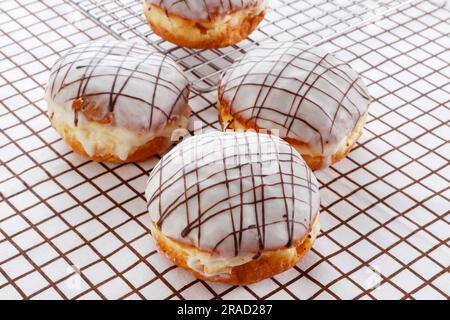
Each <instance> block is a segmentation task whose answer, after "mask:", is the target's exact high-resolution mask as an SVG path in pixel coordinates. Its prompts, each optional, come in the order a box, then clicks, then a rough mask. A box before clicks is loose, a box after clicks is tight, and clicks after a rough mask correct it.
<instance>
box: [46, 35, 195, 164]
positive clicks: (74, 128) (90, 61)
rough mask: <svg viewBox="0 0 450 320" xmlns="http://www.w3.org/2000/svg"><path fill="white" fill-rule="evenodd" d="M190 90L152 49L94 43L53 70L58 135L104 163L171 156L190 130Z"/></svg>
mask: <svg viewBox="0 0 450 320" xmlns="http://www.w3.org/2000/svg"><path fill="white" fill-rule="evenodd" d="M188 98H189V83H188V80H187V78H186V77H185V75H184V74H183V71H182V70H181V69H180V68H179V66H178V65H177V64H176V63H175V62H174V61H172V60H171V59H170V58H168V57H166V56H164V55H162V54H160V53H157V52H155V51H154V50H150V49H149V48H148V47H146V46H143V45H140V44H137V43H130V42H121V41H94V42H88V43H84V44H81V45H78V46H76V47H75V48H73V49H70V50H69V51H67V52H66V53H65V54H64V55H63V56H62V57H61V58H60V59H59V60H58V61H57V62H56V63H55V65H54V66H53V68H52V70H51V74H50V79H49V81H48V85H47V89H46V94H45V99H46V101H47V103H48V114H49V117H50V119H51V123H52V125H53V127H54V128H55V129H56V130H57V131H58V133H59V134H60V135H61V136H62V138H63V139H64V140H65V141H66V142H67V143H68V144H69V145H70V146H71V147H72V148H73V149H74V150H75V151H76V152H78V153H80V154H82V155H85V156H87V157H89V158H90V159H93V160H97V161H116V162H128V161H138V160H142V159H145V158H147V157H149V156H152V155H154V154H156V153H159V152H162V151H165V150H166V149H167V148H168V147H169V146H170V145H171V144H172V134H173V132H174V131H175V130H177V129H178V128H186V127H187V125H188V117H189V113H190V109H189V106H188Z"/></svg>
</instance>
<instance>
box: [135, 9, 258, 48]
mask: <svg viewBox="0 0 450 320" xmlns="http://www.w3.org/2000/svg"><path fill="white" fill-rule="evenodd" d="M266 9H267V0H144V13H145V15H146V17H147V20H148V22H149V23H150V26H151V27H152V29H153V31H154V32H155V33H157V34H158V35H160V36H161V37H163V38H165V39H166V40H168V41H171V42H173V43H175V44H178V45H180V46H184V47H191V48H219V47H225V46H228V45H232V44H234V43H236V42H239V41H241V40H242V39H244V38H246V37H247V36H248V35H249V34H250V33H251V32H252V31H253V30H254V29H255V28H256V27H257V26H258V24H259V23H260V22H261V20H262V19H263V18H264V14H265V12H266Z"/></svg>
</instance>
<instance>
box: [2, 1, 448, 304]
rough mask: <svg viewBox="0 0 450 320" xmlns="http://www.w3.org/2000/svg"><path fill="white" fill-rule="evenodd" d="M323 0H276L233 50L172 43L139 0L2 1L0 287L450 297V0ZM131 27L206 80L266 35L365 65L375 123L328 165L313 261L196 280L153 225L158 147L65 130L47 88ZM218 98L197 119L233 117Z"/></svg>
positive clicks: (101, 293) (12, 290) (190, 294)
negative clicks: (122, 160) (136, 147)
mask: <svg viewBox="0 0 450 320" xmlns="http://www.w3.org/2000/svg"><path fill="white" fill-rule="evenodd" d="M312 2H313V1H311V2H307V1H301V0H300V1H293V0H287V1H280V0H278V1H277V0H274V1H272V3H273V5H272V9H271V11H270V12H269V13H268V15H267V18H266V20H265V22H264V23H263V24H262V25H261V27H260V28H259V30H258V31H257V32H256V33H255V34H254V35H252V36H251V38H250V39H248V40H246V41H244V42H243V43H241V44H239V47H230V48H227V49H223V50H229V51H230V53H229V54H228V55H227V52H224V51H223V50H206V51H202V50H199V51H192V50H187V49H181V48H177V47H174V46H173V45H171V44H169V43H167V42H165V41H162V40H160V39H159V38H158V37H156V36H155V35H153V34H152V33H151V32H150V31H149V28H148V27H147V26H146V24H145V22H144V20H143V19H144V18H143V17H142V16H141V14H140V12H139V10H140V5H139V1H138V0H134V1H133V0H122V1H114V0H109V1H101V0H99V1H93V0H72V1H69V0H41V1H37V0H20V1H17V0H0V97H1V99H0V128H1V131H0V161H1V163H0V192H1V194H0V196H1V199H0V298H1V299H3V298H10V299H11V298H13V299H14V298H19V299H21V298H30V299H39V298H65V299H100V298H101V299H107V298H108V299H114V298H124V299H125V298H126V299H144V298H146V299H194V298H198V299H232V298H237V299H241V298H242V299H243V298H249V299H294V298H298V299H423V298H435V299H449V297H450V273H449V266H450V248H449V239H450V215H449V198H450V189H449V181H450V166H449V154H450V146H449V143H448V141H449V140H450V136H449V135H450V130H449V114H450V113H449V104H450V65H449V61H450V51H449V50H448V49H449V47H450V34H449V33H450V23H449V21H450V5H449V4H448V2H447V4H445V3H441V4H439V3H435V2H433V1H412V2H410V1H407V2H408V3H406V4H405V6H404V7H402V8H401V10H393V11H391V12H389V13H387V14H386V16H384V17H383V18H382V19H381V20H377V21H375V22H373V23H369V24H363V23H362V22H363V21H364V19H370V17H375V16H376V15H377V14H379V13H380V12H382V11H385V10H388V9H389V8H393V7H395V6H396V5H398V4H399V3H400V2H401V1H365V0H361V1H339V3H340V5H339V6H337V5H334V3H337V2H338V1H314V5H311V4H310V3H312ZM306 9H308V10H306ZM94 18H95V19H94ZM108 19H109V20H108ZM300 21H301V22H302V23H299V22H300ZM308 21H310V23H311V25H309V24H308V23H307V22H308ZM351 25H356V26H357V27H356V29H354V30H347V28H349V27H350V26H351ZM338 31H341V32H343V33H342V34H341V35H339V36H336V37H331V35H332V34H333V33H336V32H338ZM344 31H345V32H344ZM118 37H121V38H128V39H136V40H138V41H141V42H143V43H148V42H149V41H151V42H152V43H153V45H155V46H157V47H158V48H160V49H161V50H162V51H164V52H166V53H168V54H170V55H171V56H175V53H176V54H179V57H178V59H177V60H178V61H180V62H182V65H183V67H184V68H185V69H187V70H189V73H190V77H191V79H194V77H197V79H202V78H203V79H202V80H200V82H198V83H197V84H198V86H199V87H200V86H203V87H204V88H205V91H207V90H208V88H209V87H211V86H212V85H213V84H214V80H213V79H214V77H215V75H214V73H217V72H219V70H221V68H223V67H224V66H226V65H229V63H231V61H232V59H234V58H235V57H236V55H238V54H242V52H243V50H241V48H244V49H245V47H246V46H248V45H251V44H252V43H253V42H258V41H259V42H260V41H263V40H264V39H265V38H275V39H278V40H281V39H285V40H288V39H292V38H299V39H301V40H302V41H305V42H308V43H320V46H321V47H323V48H325V49H327V50H330V51H333V52H335V53H336V54H337V55H338V56H339V57H340V58H341V59H343V60H346V61H349V63H350V64H351V65H352V66H353V67H354V68H355V69H356V70H357V71H358V72H360V73H361V74H362V76H363V78H364V80H365V82H366V84H367V85H368V88H369V90H370V92H371V94H372V95H373V96H374V99H375V101H374V102H373V103H372V105H371V108H370V110H369V112H370V116H369V120H368V124H367V126H366V129H365V132H364V134H363V136H362V138H361V139H360V140H359V143H358V145H357V146H356V147H355V149H354V150H353V151H352V152H351V153H350V155H349V156H348V157H347V158H346V159H344V160H343V161H341V162H339V163H338V164H336V165H334V166H332V167H331V168H328V169H326V170H322V171H318V172H316V176H317V177H318V180H319V182H320V184H321V197H322V208H321V212H322V213H321V218H320V221H321V225H322V233H321V235H320V236H319V238H318V240H317V242H316V245H315V247H314V248H313V250H312V251H311V252H309V254H308V255H307V256H306V258H305V259H304V260H303V261H302V262H301V263H300V264H298V265H297V266H296V267H294V268H292V269H290V270H289V271H287V272H285V273H283V274H280V275H277V276H275V277H273V278H271V279H267V280H265V281H262V282H260V283H257V284H254V285H250V286H245V287H233V286H227V285H222V284H214V283H205V282H203V281H199V280H196V279H195V278H194V277H193V276H191V275H190V274H188V273H186V272H184V271H182V270H180V269H178V268H177V267H176V266H174V265H172V264H171V263H170V262H169V261H168V260H167V259H166V258H165V257H164V256H163V255H162V254H160V253H158V252H157V251H156V248H155V246H154V242H153V240H152V239H151V236H150V234H149V228H148V223H149V217H148V214H147V213H146V212H145V208H146V203H145V199H144V195H143V190H144V188H145V183H146V180H147V176H148V173H149V172H150V171H151V169H152V168H153V166H154V165H155V163H156V162H157V161H158V158H156V157H155V158H153V159H150V160H148V161H145V162H141V163H136V164H127V165H115V164H109V163H95V162H90V161H87V160H86V159H84V158H82V157H80V156H78V155H76V154H74V153H73V152H72V151H71V150H70V149H69V148H68V147H67V146H66V145H65V144H64V143H63V142H62V141H61V140H60V138H59V136H58V135H57V134H56V132H55V131H54V130H53V129H52V128H51V127H50V125H49V121H48V118H47V116H46V114H45V111H46V105H45V103H44V101H43V89H44V86H45V84H46V81H47V79H48V75H49V68H50V67H51V66H52V64H53V63H54V62H55V61H56V59H57V58H58V57H59V56H60V55H61V53H62V52H63V51H64V50H66V49H69V48H71V47H73V46H75V45H76V44H78V43H81V42H83V41H87V40H90V39H99V38H101V39H108V38H111V39H112V38H118ZM183 55H184V56H183ZM205 59H209V62H207V63H205V61H206V60H205ZM214 59H215V60H214ZM181 60H182V61H181ZM211 60H213V62H211ZM219 62H220V64H219ZM197 66H199V67H197ZM196 67H197V69H194V68H196ZM193 81H194V80H193ZM196 81H197V80H196ZM201 82H203V83H201ZM215 100H216V93H215V92H209V93H204V94H200V93H196V92H194V93H192V95H191V102H190V104H191V106H192V108H193V115H192V123H195V122H197V123H198V122H199V121H200V122H201V123H202V126H203V128H204V129H210V130H211V129H218V128H219V123H218V121H217V112H216V110H215V107H214V104H215ZM191 129H193V128H191Z"/></svg>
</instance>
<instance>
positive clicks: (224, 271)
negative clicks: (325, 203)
mask: <svg viewBox="0 0 450 320" xmlns="http://www.w3.org/2000/svg"><path fill="white" fill-rule="evenodd" d="M319 232H320V224H319V222H318V221H317V220H316V222H315V223H314V224H313V226H312V230H311V232H310V234H309V235H310V236H311V238H309V239H308V238H307V239H305V241H309V242H311V243H313V242H314V241H315V239H316V238H317V236H318V235H319ZM281 250H289V251H292V252H289V254H297V253H296V250H297V249H296V248H295V247H292V248H289V249H281ZM265 254H270V251H267V252H263V253H262V255H265ZM188 255H189V256H188V258H187V261H186V264H187V266H188V267H189V268H191V269H193V270H195V271H196V272H198V273H199V274H201V275H203V276H205V277H227V276H228V275H230V273H231V270H232V269H233V267H236V266H240V265H243V264H246V263H247V262H250V261H251V260H252V259H253V257H254V255H245V256H240V257H233V258H223V257H220V256H212V255H211V254H208V253H205V252H201V251H193V250H190V251H189V252H188Z"/></svg>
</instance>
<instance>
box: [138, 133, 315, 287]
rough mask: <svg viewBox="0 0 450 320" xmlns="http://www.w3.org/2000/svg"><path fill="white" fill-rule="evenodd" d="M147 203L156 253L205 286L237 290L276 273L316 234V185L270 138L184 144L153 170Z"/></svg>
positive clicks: (290, 152) (291, 153) (230, 137)
mask: <svg viewBox="0 0 450 320" xmlns="http://www.w3.org/2000/svg"><path fill="white" fill-rule="evenodd" d="M146 198H147V200H148V211H149V213H150V216H151V220H152V225H151V228H152V235H153V237H154V238H155V240H156V242H157V244H158V246H159V248H160V249H161V250H162V251H163V252H164V253H165V254H166V255H167V256H168V257H169V258H170V259H171V260H172V261H173V262H174V263H176V264H177V265H179V266H180V267H183V268H185V269H187V270H188V271H190V272H192V273H193V274H194V275H196V276H197V277H199V278H201V279H205V280H209V281H220V282H225V283H231V284H239V285H242V284H247V283H252V282H256V281H259V280H262V279H264V278H267V277H270V276H273V275H275V274H277V273H280V272H282V271H284V270H286V269H288V268H290V267H292V266H293V265H295V264H296V263H297V262H298V261H299V259H300V258H301V257H302V256H303V255H304V254H305V253H306V252H307V251H308V250H309V248H310V247H311V246H312V243H313V241H314V239H315V237H316V235H317V233H318V231H319V224H318V222H317V218H318V213H319V205H320V200H319V190H318V186H317V181H316V179H315V177H314V175H313V174H312V172H311V170H310V169H309V168H308V166H307V165H306V164H305V162H304V161H303V159H302V157H301V156H300V154H299V153H298V152H297V151H296V150H295V149H294V148H293V147H292V146H291V145H290V144H288V143H287V142H285V141H284V140H282V139H280V138H278V137H276V136H274V135H266V134H259V133H254V132H238V133H234V132H212V133H207V134H203V135H198V136H194V137H192V138H189V139H187V140H185V141H183V142H182V143H180V144H178V145H177V146H176V147H175V148H173V149H172V150H171V151H170V152H169V153H168V154H166V155H165V156H164V157H163V158H162V159H161V161H160V162H159V163H158V164H157V165H156V166H155V168H154V169H153V171H152V172H151V174H150V178H149V181H148V185H147V189H146Z"/></svg>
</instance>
